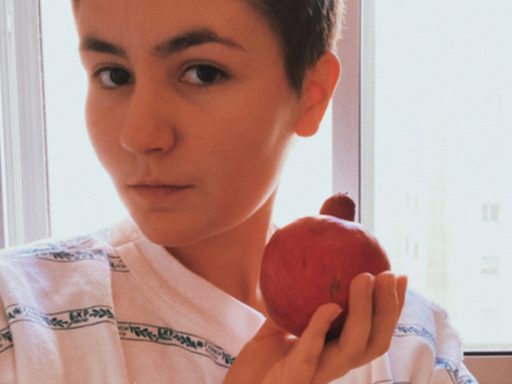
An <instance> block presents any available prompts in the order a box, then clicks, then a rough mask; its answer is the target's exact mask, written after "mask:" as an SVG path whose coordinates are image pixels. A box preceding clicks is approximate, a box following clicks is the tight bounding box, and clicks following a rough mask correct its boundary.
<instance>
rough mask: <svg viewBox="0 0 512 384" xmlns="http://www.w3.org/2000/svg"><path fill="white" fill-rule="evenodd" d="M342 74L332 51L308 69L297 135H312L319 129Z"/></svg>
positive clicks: (296, 129)
mask: <svg viewBox="0 0 512 384" xmlns="http://www.w3.org/2000/svg"><path fill="white" fill-rule="evenodd" d="M340 74H341V64H340V61H339V60H338V58H337V57H336V55H335V54H334V53H333V52H330V51H328V52H326V53H324V55H323V56H322V57H321V58H320V59H319V60H318V61H317V62H316V64H315V65H314V66H313V67H312V68H310V69H309V70H308V72H307V73H306V75H305V77H304V83H303V87H302V93H301V95H300V99H301V101H300V104H301V115H300V117H299V120H298V121H297V125H296V127H295V133H296V134H297V135H299V136H302V137H306V136H312V135H314V134H315V133H316V132H317V131H318V128H319V127H320V122H321V121H322V118H323V116H324V113H325V110H326V109H327V106H328V105H329V101H330V100H331V97H332V95H333V93H334V89H335V88H336V84H337V83H338V79H339V77H340Z"/></svg>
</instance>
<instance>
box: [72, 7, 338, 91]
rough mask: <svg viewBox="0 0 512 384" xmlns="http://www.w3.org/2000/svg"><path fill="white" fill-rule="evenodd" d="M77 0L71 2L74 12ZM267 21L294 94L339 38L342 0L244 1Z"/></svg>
mask: <svg viewBox="0 0 512 384" xmlns="http://www.w3.org/2000/svg"><path fill="white" fill-rule="evenodd" d="M79 1H80V0H73V9H74V11H75V12H76V11H78V6H79ZM245 1H248V2H249V4H250V5H251V6H253V7H254V9H256V11H257V12H259V13H260V14H261V15H263V16H264V17H265V19H266V20H267V21H268V22H269V24H270V26H271V27H272V29H273V30H274V32H275V33H276V35H277V36H278V38H279V40H280V43H281V46H282V50H283V56H284V62H285V67H286V74H287V77H288V83H289V84H290V86H291V87H292V88H293V89H294V90H295V91H296V92H298V93H300V91H301V90H302V83H303V81H304V76H305V74H306V72H307V70H308V69H309V68H311V67H312V66H313V65H314V64H315V63H316V62H317V61H318V59H319V58H320V57H321V56H322V55H323V54H324V53H325V52H326V51H327V50H331V49H334V45H335V43H336V41H337V39H338V37H339V36H340V31H341V27H342V18H343V14H344V0H245Z"/></svg>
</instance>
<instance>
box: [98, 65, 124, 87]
mask: <svg viewBox="0 0 512 384" xmlns="http://www.w3.org/2000/svg"><path fill="white" fill-rule="evenodd" d="M94 76H95V77H96V78H97V79H98V80H99V82H100V83H101V86H102V87H103V88H108V89H113V88H117V87H120V86H123V85H126V84H130V83H132V76H131V74H130V73H129V72H128V71H126V70H124V69H122V68H118V67H106V68H101V69H99V70H98V71H96V73H95V74H94Z"/></svg>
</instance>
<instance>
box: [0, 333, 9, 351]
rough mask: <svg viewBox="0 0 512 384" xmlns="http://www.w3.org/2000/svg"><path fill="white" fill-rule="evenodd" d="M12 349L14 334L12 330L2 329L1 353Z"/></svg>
mask: <svg viewBox="0 0 512 384" xmlns="http://www.w3.org/2000/svg"><path fill="white" fill-rule="evenodd" d="M11 347H12V333H11V330H10V328H4V329H0V353H2V352H3V351H6V350H7V349H9V348H11Z"/></svg>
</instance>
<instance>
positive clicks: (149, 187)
mask: <svg viewBox="0 0 512 384" xmlns="http://www.w3.org/2000/svg"><path fill="white" fill-rule="evenodd" d="M190 188H191V186H190V185H174V184H155V183H143V184H135V185H131V186H130V190H132V191H133V192H134V193H135V194H136V195H137V196H138V197H139V198H141V199H143V200H145V201H147V202H152V203H158V202H163V201H165V200H168V199H170V198H173V197H175V196H177V195H179V194H181V193H183V192H184V191H186V190H188V189H190Z"/></svg>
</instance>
